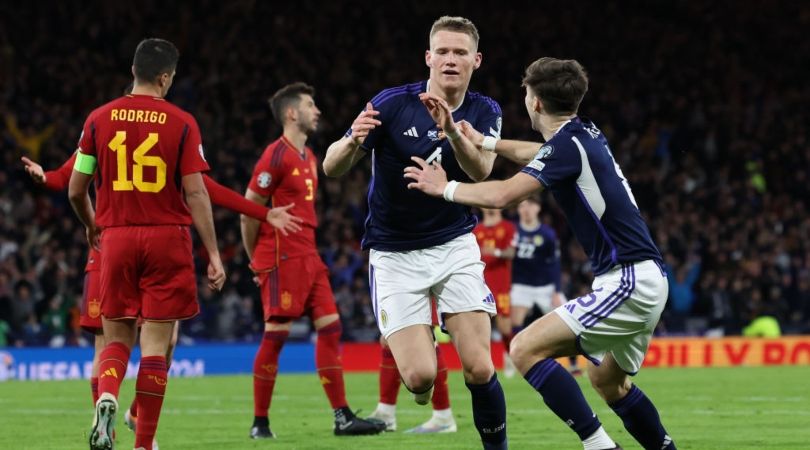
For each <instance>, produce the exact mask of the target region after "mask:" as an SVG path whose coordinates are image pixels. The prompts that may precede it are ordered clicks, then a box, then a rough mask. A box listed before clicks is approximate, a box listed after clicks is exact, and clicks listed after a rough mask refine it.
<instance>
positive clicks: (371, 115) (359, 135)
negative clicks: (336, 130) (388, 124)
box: [352, 102, 382, 145]
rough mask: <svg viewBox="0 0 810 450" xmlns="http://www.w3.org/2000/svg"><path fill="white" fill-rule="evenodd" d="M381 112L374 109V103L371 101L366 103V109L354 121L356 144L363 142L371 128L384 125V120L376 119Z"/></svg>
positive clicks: (353, 129) (353, 139) (353, 130)
mask: <svg viewBox="0 0 810 450" xmlns="http://www.w3.org/2000/svg"><path fill="white" fill-rule="evenodd" d="M379 114H380V112H379V111H377V110H375V109H374V105H372V104H371V103H370V102H369V103H366V109H364V110H363V112H361V113H360V114H359V115H358V116H357V118H356V119H354V122H352V141H354V143H355V144H357V145H360V144H362V143H363V142H364V141H365V140H366V138H367V137H368V134H369V133H371V130H373V129H374V128H376V127H377V126H379V125H382V122H380V121H379V120H377V119H376V117H377V116H378V115H379Z"/></svg>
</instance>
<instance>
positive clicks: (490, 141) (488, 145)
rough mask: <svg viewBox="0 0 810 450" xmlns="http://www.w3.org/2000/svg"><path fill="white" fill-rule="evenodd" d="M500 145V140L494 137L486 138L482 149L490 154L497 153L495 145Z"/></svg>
mask: <svg viewBox="0 0 810 450" xmlns="http://www.w3.org/2000/svg"><path fill="white" fill-rule="evenodd" d="M497 143H498V138H496V137H494V136H484V142H483V143H482V144H481V148H483V149H484V150H486V151H488V152H494V151H495V144H497Z"/></svg>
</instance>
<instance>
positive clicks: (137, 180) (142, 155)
mask: <svg viewBox="0 0 810 450" xmlns="http://www.w3.org/2000/svg"><path fill="white" fill-rule="evenodd" d="M126 140H127V132H126V131H117V132H116V133H115V137H114V138H113V139H112V140H111V141H110V143H109V144H108V146H109V147H110V150H112V151H114V152H115V153H116V166H117V172H118V177H117V178H116V179H115V180H113V190H114V191H131V190H133V189H137V190H138V191H140V192H160V191H161V190H163V187H164V186H166V161H164V160H163V158H161V157H160V156H146V152H148V151H149V150H150V149H151V148H152V147H154V146H155V144H157V142H158V134H157V133H149V136H147V138H146V139H144V141H143V142H141V143H140V145H138V147H136V148H135V151H134V152H133V153H132V161H133V165H132V179H131V180H130V179H129V170H128V167H127V166H128V164H127V146H126V143H125V142H126ZM144 167H154V168H155V181H144V179H143V168H144Z"/></svg>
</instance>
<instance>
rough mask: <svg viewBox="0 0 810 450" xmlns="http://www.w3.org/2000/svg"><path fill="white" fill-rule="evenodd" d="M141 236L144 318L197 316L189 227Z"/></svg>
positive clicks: (152, 229)
mask: <svg viewBox="0 0 810 450" xmlns="http://www.w3.org/2000/svg"><path fill="white" fill-rule="evenodd" d="M141 234H142V245H143V252H142V253H143V257H142V262H141V266H142V269H141V276H140V280H139V286H140V290H141V298H142V305H141V316H142V317H143V319H144V320H151V321H169V322H173V321H175V320H183V319H188V318H190V317H194V316H195V315H197V313H198V312H199V310H200V307H199V304H198V303H197V279H196V276H195V273H194V258H193V255H192V246H191V234H190V231H189V229H188V227H185V226H176V225H171V226H156V227H143V230H141ZM164 353H165V351H164Z"/></svg>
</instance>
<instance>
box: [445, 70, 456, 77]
mask: <svg viewBox="0 0 810 450" xmlns="http://www.w3.org/2000/svg"><path fill="white" fill-rule="evenodd" d="M442 74H443V75H445V76H458V75H459V73H458V71H455V70H444V71H442Z"/></svg>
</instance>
